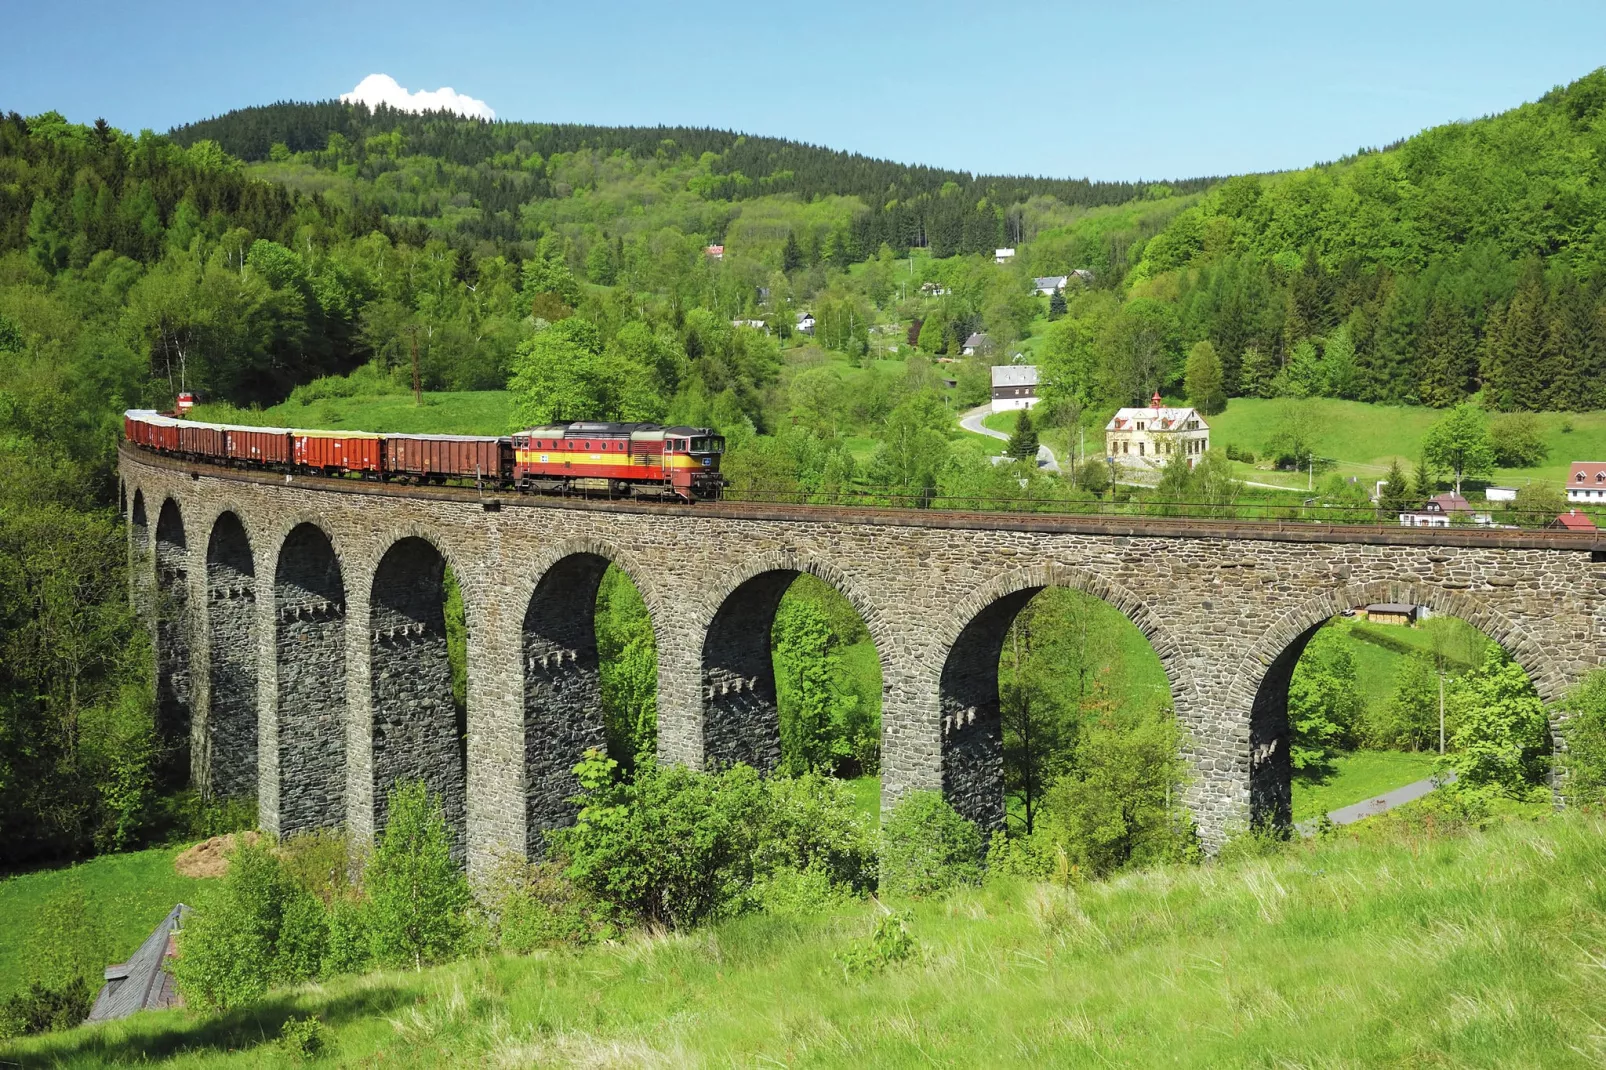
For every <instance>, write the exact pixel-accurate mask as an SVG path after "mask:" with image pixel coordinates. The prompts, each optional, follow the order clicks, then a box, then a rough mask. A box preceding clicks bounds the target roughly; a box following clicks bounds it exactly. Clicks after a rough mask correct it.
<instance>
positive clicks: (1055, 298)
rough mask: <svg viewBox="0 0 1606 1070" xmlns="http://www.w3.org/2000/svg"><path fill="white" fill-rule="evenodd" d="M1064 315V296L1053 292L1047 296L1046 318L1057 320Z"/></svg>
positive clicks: (1057, 291) (1056, 291)
mask: <svg viewBox="0 0 1606 1070" xmlns="http://www.w3.org/2000/svg"><path fill="white" fill-rule="evenodd" d="M1063 315H1065V294H1063V293H1062V292H1060V291H1059V290H1055V291H1054V292H1053V293H1051V294H1049V295H1048V318H1049V319H1051V320H1057V319H1059V318H1060V317H1061V316H1063Z"/></svg>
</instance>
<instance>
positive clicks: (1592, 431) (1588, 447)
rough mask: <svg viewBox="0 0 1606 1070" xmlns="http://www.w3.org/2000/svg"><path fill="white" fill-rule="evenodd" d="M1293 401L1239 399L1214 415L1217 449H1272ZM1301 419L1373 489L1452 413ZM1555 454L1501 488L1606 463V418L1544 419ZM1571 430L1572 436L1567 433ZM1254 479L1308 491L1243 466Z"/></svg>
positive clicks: (1310, 404)
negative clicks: (1272, 437)
mask: <svg viewBox="0 0 1606 1070" xmlns="http://www.w3.org/2000/svg"><path fill="white" fill-rule="evenodd" d="M1288 404H1289V403H1288V402H1287V401H1283V400H1279V399H1265V398H1233V399H1232V400H1231V401H1230V402H1228V403H1227V408H1226V411H1224V412H1221V413H1218V414H1217V415H1215V416H1212V417H1210V418H1209V419H1210V443H1211V445H1213V446H1227V445H1229V444H1231V445H1233V446H1238V447H1241V448H1244V449H1249V450H1253V451H1254V452H1255V453H1256V454H1257V455H1259V454H1261V453H1263V452H1264V450H1265V442H1266V438H1267V436H1268V434H1269V433H1270V431H1271V429H1272V427H1273V426H1274V425H1275V423H1276V422H1277V420H1278V419H1279V416H1280V414H1281V412H1282V409H1283V407H1284V406H1286V405H1288ZM1296 404H1297V405H1299V406H1300V407H1301V409H1300V411H1301V412H1302V416H1301V419H1302V420H1303V421H1304V422H1305V423H1306V425H1307V426H1308V427H1310V428H1312V429H1313V439H1314V442H1313V448H1314V449H1315V451H1316V454H1317V456H1319V457H1330V458H1332V459H1334V460H1335V461H1337V462H1338V463H1337V466H1336V468H1335V469H1333V470H1334V471H1337V472H1339V473H1340V474H1342V475H1345V476H1351V475H1353V476H1355V477H1357V478H1358V479H1359V480H1360V481H1361V482H1363V483H1366V484H1371V483H1373V482H1375V481H1376V480H1379V479H1382V478H1383V476H1384V475H1385V474H1386V473H1387V472H1388V467H1389V464H1390V463H1391V462H1392V461H1393V460H1394V459H1396V458H1398V459H1399V461H1400V463H1401V464H1402V465H1403V466H1404V468H1405V470H1406V472H1407V474H1409V473H1410V472H1411V471H1412V470H1413V469H1414V467H1415V465H1416V461H1417V457H1418V456H1419V455H1420V453H1421V449H1422V436H1423V435H1425V434H1426V433H1427V430H1428V428H1430V427H1432V426H1433V425H1434V424H1435V423H1437V422H1438V421H1439V420H1441V419H1443V417H1444V413H1443V412H1442V411H1440V410H1438V409H1427V408H1403V407H1398V406H1389V405H1369V404H1366V403H1364V402H1359V401H1338V400H1334V399H1331V398H1313V399H1310V400H1307V401H1303V402H1298V403H1296ZM1536 418H1537V419H1538V421H1539V426H1540V428H1541V430H1542V432H1543V435H1544V439H1545V442H1546V443H1547V444H1548V445H1549V447H1550V456H1549V458H1548V459H1547V460H1546V461H1545V463H1544V464H1542V465H1540V466H1538V467H1535V468H1501V469H1497V470H1496V471H1495V475H1494V479H1493V482H1494V483H1497V484H1501V485H1506V486H1518V487H1520V486H1523V485H1525V484H1528V483H1542V484H1548V485H1551V486H1557V487H1559V486H1560V485H1562V484H1563V483H1564V482H1565V481H1566V478H1567V468H1568V466H1569V465H1570V464H1571V463H1572V462H1573V461H1586V460H1597V459H1599V458H1602V457H1606V412H1589V413H1557V412H1543V413H1538V414H1536ZM1568 427H1570V428H1571V430H1570V431H1569V430H1566V428H1568ZM1239 474H1240V475H1241V476H1242V477H1244V478H1247V479H1254V480H1257V481H1261V482H1266V483H1277V484H1282V485H1286V486H1289V487H1299V488H1302V487H1304V486H1305V480H1304V479H1303V478H1302V477H1300V476H1297V475H1295V474H1294V473H1292V472H1274V471H1272V470H1270V469H1265V468H1258V467H1253V468H1252V467H1249V466H1240V472H1239Z"/></svg>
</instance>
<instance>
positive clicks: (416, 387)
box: [409, 326, 424, 405]
mask: <svg viewBox="0 0 1606 1070" xmlns="http://www.w3.org/2000/svg"><path fill="white" fill-rule="evenodd" d="M409 333H411V334H412V336H413V404H414V405H422V404H423V403H424V391H423V387H422V386H421V384H420V383H419V380H418V328H417V327H416V326H415V327H414V328H413V329H412V331H411V332H409Z"/></svg>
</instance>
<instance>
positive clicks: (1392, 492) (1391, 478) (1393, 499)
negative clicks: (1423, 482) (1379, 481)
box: [1377, 457, 1411, 521]
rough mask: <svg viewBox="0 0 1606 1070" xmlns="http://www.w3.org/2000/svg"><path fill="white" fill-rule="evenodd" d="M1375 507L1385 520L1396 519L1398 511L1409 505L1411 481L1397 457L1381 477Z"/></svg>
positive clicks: (1407, 507) (1398, 514)
mask: <svg viewBox="0 0 1606 1070" xmlns="http://www.w3.org/2000/svg"><path fill="white" fill-rule="evenodd" d="M1377 507H1378V510H1379V511H1380V513H1381V514H1382V518H1383V519H1384V520H1385V521H1387V520H1398V519H1399V518H1400V513H1401V512H1403V511H1405V510H1406V509H1409V508H1410V507H1411V483H1410V480H1409V479H1407V478H1406V475H1405V469H1404V468H1403V467H1401V465H1400V459H1399V458H1398V457H1396V458H1394V460H1393V462H1391V463H1390V464H1389V470H1388V475H1386V476H1384V477H1383V486H1382V487H1381V488H1380V489H1379V492H1378V496H1377Z"/></svg>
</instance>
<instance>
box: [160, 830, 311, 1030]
mask: <svg viewBox="0 0 1606 1070" xmlns="http://www.w3.org/2000/svg"><path fill="white" fill-rule="evenodd" d="M322 914H323V904H321V903H320V902H319V901H318V900H317V898H316V897H315V896H313V895H312V894H311V893H310V892H308V891H306V889H304V888H302V887H301V886H300V885H298V884H296V882H295V881H294V879H292V878H291V877H290V875H289V873H287V872H286V871H285V868H284V866H283V864H282V863H281V862H280V860H279V858H278V856H277V855H275V854H274V853H273V851H272V850H271V849H270V848H269V847H268V846H267V845H266V844H265V843H254V844H253V843H247V842H245V841H243V840H242V841H239V842H238V843H237V844H236V846H235V848H234V850H233V851H232V852H230V854H229V872H228V875H227V876H225V877H224V878H223V883H222V886H221V887H220V888H218V889H217V890H216V891H215V892H214V893H213V894H212V895H211V896H210V897H209V898H208V899H207V900H205V901H203V902H202V903H200V904H198V905H197V907H196V909H195V912H194V913H193V914H192V915H191V916H190V917H189V919H188V920H187V922H186V923H185V926H184V928H183V930H182V931H181V932H180V933H179V936H178V946H179V951H180V954H179V957H178V960H177V961H176V962H175V963H174V968H173V973H174V975H175V977H176V978H177V979H178V985H179V989H180V991H182V992H183V994H184V998H185V1001H186V1002H188V1003H190V1004H191V1005H192V1006H200V1007H205V1008H207V1009H210V1010H220V1011H221V1010H230V1009H232V1008H235V1007H241V1006H244V1005H246V1004H248V1003H250V1002H252V1001H254V1000H256V999H258V998H260V997H261V996H262V994H263V993H265V992H266V991H267V990H268V988H269V987H271V986H273V985H276V984H288V983H294V982H298V981H304V980H306V979H307V978H309V977H311V976H313V975H315V974H316V972H317V971H316V967H317V965H318V960H319V957H320V956H319V954H318V944H319V943H320V941H321V939H322V937H321V936H320V933H322V932H323V931H325V930H324V925H325V924H326V923H325V922H323V920H322Z"/></svg>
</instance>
